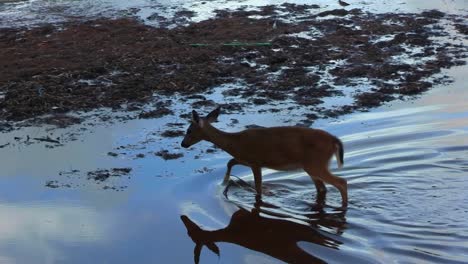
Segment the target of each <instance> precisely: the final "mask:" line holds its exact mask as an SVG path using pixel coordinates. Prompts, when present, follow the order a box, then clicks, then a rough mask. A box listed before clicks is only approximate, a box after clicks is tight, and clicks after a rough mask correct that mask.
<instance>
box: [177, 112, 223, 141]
mask: <svg viewBox="0 0 468 264" xmlns="http://www.w3.org/2000/svg"><path fill="white" fill-rule="evenodd" d="M220 110H221V108H220V107H219V106H218V107H217V108H216V109H215V110H213V111H211V113H209V114H208V115H207V116H206V117H200V116H199V115H198V113H197V112H196V111H195V110H193V111H192V120H191V121H190V126H189V128H188V129H187V132H186V133H185V137H184V140H182V143H181V144H180V145H181V146H182V147H184V148H188V147H190V146H192V145H194V144H197V143H198V142H200V141H202V140H204V139H205V133H204V128H205V127H206V125H207V124H209V123H212V122H215V121H217V119H218V115H219V112H220Z"/></svg>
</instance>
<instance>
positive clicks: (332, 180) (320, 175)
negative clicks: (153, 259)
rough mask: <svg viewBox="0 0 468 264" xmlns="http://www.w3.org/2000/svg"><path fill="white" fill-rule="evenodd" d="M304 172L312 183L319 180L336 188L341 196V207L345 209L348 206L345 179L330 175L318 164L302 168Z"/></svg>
mask: <svg viewBox="0 0 468 264" xmlns="http://www.w3.org/2000/svg"><path fill="white" fill-rule="evenodd" d="M304 170H305V171H306V172H307V173H308V174H309V175H310V176H311V177H312V180H313V181H314V183H315V181H317V180H319V181H322V182H325V183H328V184H331V185H333V186H334V187H335V188H337V189H338V190H339V191H340V194H341V199H342V202H341V205H342V206H343V207H346V206H347V205H348V184H347V182H346V180H345V179H342V178H339V177H337V176H335V175H333V174H331V172H330V171H329V170H328V168H327V167H325V166H320V165H318V164H311V165H310V166H307V167H306V168H304ZM314 178H315V179H314ZM322 184H323V183H322Z"/></svg>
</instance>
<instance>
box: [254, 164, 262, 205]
mask: <svg viewBox="0 0 468 264" xmlns="http://www.w3.org/2000/svg"><path fill="white" fill-rule="evenodd" d="M251 168H252V172H253V175H254V181H255V190H256V191H257V195H256V196H255V198H256V200H260V199H261V198H262V168H260V167H251Z"/></svg>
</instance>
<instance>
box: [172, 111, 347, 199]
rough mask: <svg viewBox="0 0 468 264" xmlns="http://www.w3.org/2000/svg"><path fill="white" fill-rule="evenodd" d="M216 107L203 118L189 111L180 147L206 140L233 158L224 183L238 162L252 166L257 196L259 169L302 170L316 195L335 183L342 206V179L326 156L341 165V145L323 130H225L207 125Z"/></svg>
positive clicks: (214, 117) (344, 192) (322, 194)
mask: <svg viewBox="0 0 468 264" xmlns="http://www.w3.org/2000/svg"><path fill="white" fill-rule="evenodd" d="M219 113H220V108H219V107H218V108H216V109H215V110H213V111H212V112H211V113H209V114H208V115H207V116H206V117H203V118H201V117H199V115H198V113H197V112H196V111H195V110H193V111H192V121H191V124H190V127H189V128H188V130H187V134H186V135H185V137H184V139H183V141H182V144H181V146H182V147H184V148H188V147H190V146H192V145H194V144H196V143H198V142H200V141H202V140H206V141H209V142H211V143H213V144H214V145H216V146H217V147H219V148H221V149H222V150H224V151H226V152H227V153H229V154H230V155H231V156H233V157H234V158H233V159H231V160H230V161H229V162H228V164H227V171H226V175H225V177H224V182H227V181H228V180H229V177H230V174H231V168H232V167H233V166H234V165H237V164H241V165H244V166H248V167H250V168H251V169H252V172H253V175H254V182H255V190H256V191H257V199H261V195H262V168H263V167H266V168H270V169H274V170H281V171H285V170H286V171H287V170H296V169H304V170H305V171H306V172H307V174H309V175H310V177H311V178H312V181H313V182H314V183H315V187H316V189H317V193H318V195H317V196H318V197H325V195H326V191H327V189H326V187H325V184H324V183H328V184H331V185H333V186H335V187H336V188H337V189H338V190H339V191H340V193H341V198H342V206H343V207H346V206H347V204H348V188H347V186H348V185H347V182H346V180H345V179H342V178H339V177H337V176H335V175H333V174H331V173H330V171H329V170H328V166H329V162H330V159H331V158H332V156H333V154H335V155H336V159H337V163H338V167H341V166H342V165H343V144H342V143H341V141H340V140H339V139H338V138H337V137H335V136H333V135H331V134H329V133H328V132H326V131H323V130H319V129H311V128H303V127H293V126H284V127H269V128H250V129H247V130H244V131H241V132H236V133H228V132H224V131H221V130H219V129H217V128H215V127H214V126H212V125H211V123H212V122H214V121H217V118H218V115H219Z"/></svg>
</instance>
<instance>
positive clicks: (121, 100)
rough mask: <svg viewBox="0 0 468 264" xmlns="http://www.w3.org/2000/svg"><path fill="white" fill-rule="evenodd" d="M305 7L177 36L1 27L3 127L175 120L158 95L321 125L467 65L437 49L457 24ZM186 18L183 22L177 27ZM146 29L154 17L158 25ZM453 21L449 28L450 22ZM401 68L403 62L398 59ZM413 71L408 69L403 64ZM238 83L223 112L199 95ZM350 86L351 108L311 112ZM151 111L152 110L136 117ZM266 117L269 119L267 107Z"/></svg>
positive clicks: (136, 29) (193, 28)
mask: <svg viewBox="0 0 468 264" xmlns="http://www.w3.org/2000/svg"><path fill="white" fill-rule="evenodd" d="M316 8H317V7H316V6H314V5H311V6H308V5H293V4H284V5H281V6H265V7H263V8H260V9H258V10H255V11H252V10H250V11H247V10H244V9H238V10H236V11H232V12H231V11H225V10H224V11H223V10H220V11H218V12H217V16H216V17H215V18H213V19H209V20H206V21H202V22H198V23H192V24H190V25H189V26H186V27H182V26H179V27H175V28H172V29H170V28H154V27H149V26H146V25H143V24H141V23H140V22H138V21H137V20H134V19H128V18H125V19H115V20H111V19H97V20H92V21H86V22H80V23H77V22H72V23H66V24H59V25H47V26H43V27H38V28H33V29H0V68H1V69H2V74H1V75H0V120H3V122H2V123H3V124H2V126H1V127H2V130H6V129H8V124H10V123H11V121H22V120H31V118H37V117H40V116H42V115H45V114H49V116H48V117H47V119H44V118H41V119H36V120H35V121H34V122H33V123H35V124H36V125H37V124H41V123H48V124H55V125H57V126H62V127H63V126H67V125H69V124H74V123H79V122H81V121H82V120H81V119H80V118H74V117H71V116H68V115H67V114H66V113H68V112H70V111H78V110H85V111H88V110H92V109H97V108H102V107H110V108H112V109H114V110H115V111H124V112H132V113H136V114H135V118H158V117H161V116H164V115H170V114H172V112H171V110H170V105H171V101H170V100H165V101H163V100H160V99H159V97H158V96H159V95H163V96H172V95H174V94H181V95H183V97H182V100H184V98H186V99H194V98H195V99H198V100H197V101H196V102H193V103H191V107H195V108H197V107H205V106H206V107H212V106H214V105H215V104H221V105H222V106H223V109H224V111H225V112H232V113H239V112H242V109H243V107H245V106H246V105H248V104H250V105H267V106H268V105H269V104H271V102H281V101H284V100H291V101H292V102H294V103H295V104H296V105H297V106H298V107H306V108H307V109H308V110H307V111H308V113H306V116H307V118H306V120H304V122H303V123H304V125H310V124H311V122H313V120H314V119H316V118H320V117H337V116H340V115H342V114H346V113H350V112H352V111H356V110H366V109H368V108H371V107H375V106H379V105H381V104H382V103H384V102H387V101H391V100H394V99H402V98H407V97H408V96H414V95H418V94H420V93H422V92H424V91H427V90H428V89H430V88H431V87H432V86H433V85H434V84H440V83H441V82H445V81H450V80H449V78H447V77H446V76H437V77H435V76H436V75H437V74H438V73H439V72H440V71H441V69H443V68H449V67H452V66H455V65H462V64H465V63H466V47H464V46H462V45H454V44H450V43H448V42H447V43H443V42H438V41H434V39H433V38H434V37H441V36H448V33H447V32H445V31H444V30H443V27H441V26H440V25H439V24H440V23H441V20H444V21H445V23H452V24H453V25H454V27H455V28H457V29H459V33H458V34H459V35H458V36H456V37H461V38H463V37H464V38H466V32H465V31H464V30H463V27H460V26H457V25H459V23H458V22H459V20H458V19H457V17H454V16H449V15H446V14H444V13H442V12H439V11H426V12H423V13H420V14H394V13H387V14H371V13H365V12H362V11H361V10H359V9H352V10H349V11H347V10H344V9H336V10H330V11H324V12H321V13H314V14H312V13H311V12H310V11H311V10H314V9H316ZM190 15H191V13H190V12H181V13H180V14H179V16H181V18H180V19H182V17H184V16H187V17H189V16H190ZM155 19H158V18H157V17H156V18H155ZM457 21H458V22H457ZM398 58H403V59H398ZM408 61H413V62H414V61H417V63H408ZM227 83H240V84H241V85H240V86H239V87H238V88H235V89H231V90H229V91H225V92H224V93H223V96H224V97H225V98H229V97H241V98H244V99H247V101H246V102H243V103H230V104H223V103H219V102H214V101H212V100H205V99H206V98H205V97H204V96H203V95H202V94H203V93H206V92H209V91H210V89H212V88H214V87H216V86H219V85H222V84H227ZM360 84H366V85H370V86H371V87H372V88H371V89H370V90H368V91H364V92H362V91H360V90H359V89H357V88H356V91H354V93H353V97H354V102H353V103H351V104H347V105H343V106H340V107H337V108H334V109H326V108H323V107H320V104H321V103H322V102H323V101H322V99H323V98H325V97H332V96H336V95H342V91H341V90H340V89H338V88H337V86H348V87H359V85H360ZM148 103H149V104H150V108H151V110H150V111H147V110H145V109H144V106H145V105H148ZM268 111H272V112H274V111H275V108H274V107H271V108H270V109H269V110H268Z"/></svg>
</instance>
